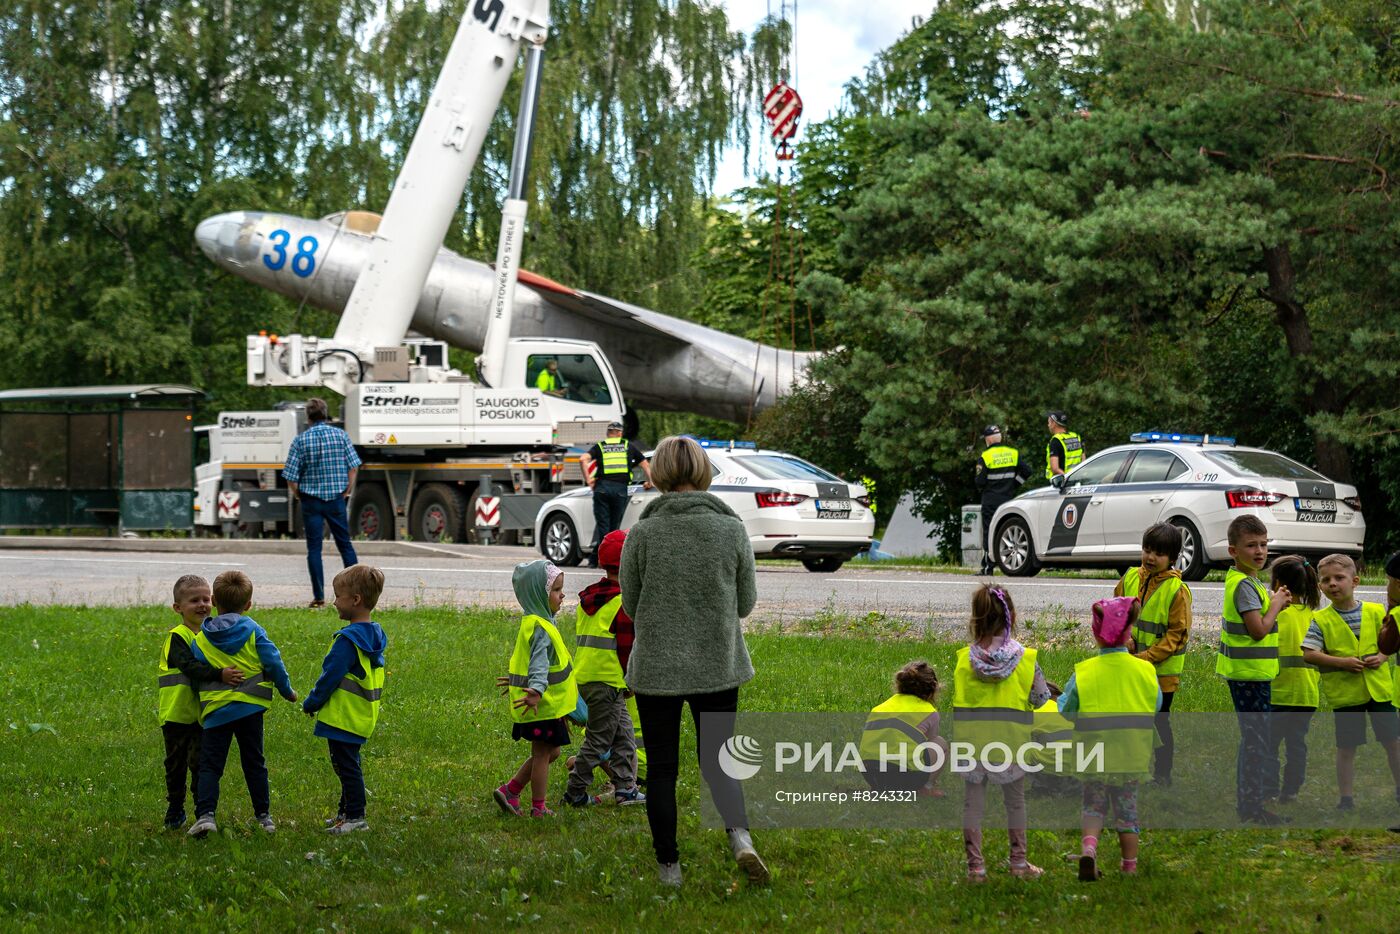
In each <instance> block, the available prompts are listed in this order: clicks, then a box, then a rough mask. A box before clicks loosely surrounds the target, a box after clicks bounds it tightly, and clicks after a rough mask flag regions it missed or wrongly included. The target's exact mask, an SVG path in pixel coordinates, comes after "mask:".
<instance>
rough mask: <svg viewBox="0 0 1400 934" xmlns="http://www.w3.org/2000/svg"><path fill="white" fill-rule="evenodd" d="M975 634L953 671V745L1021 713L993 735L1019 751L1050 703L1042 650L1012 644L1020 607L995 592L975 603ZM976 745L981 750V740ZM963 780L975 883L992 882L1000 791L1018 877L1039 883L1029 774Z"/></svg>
mask: <svg viewBox="0 0 1400 934" xmlns="http://www.w3.org/2000/svg"><path fill="white" fill-rule="evenodd" d="M968 629H969V631H970V632H971V635H972V642H971V643H970V644H969V645H967V646H966V647H964V648H961V649H959V650H958V661H957V667H956V668H954V670H953V739H954V742H962V741H963V739H962V737H963V736H964V735H972V733H973V731H977V733H978V735H984V734H981V732H980V730H979V727H980V726H984V725H985V724H986V723H987V720H986V718H985V714H984V711H988V712H990V711H995V712H996V713H1003V712H1006V711H1014V712H1015V713H1014V714H1013V715H1012V717H1011V720H1014V721H1015V722H1010V721H1003V723H1001V724H994V725H993V733H992V735H995V736H1000V737H1001V738H1002V739H1007V738H1009V739H1011V740H1013V741H1011V742H1008V745H1010V746H1011V747H1012V748H1013V749H1015V748H1016V746H1017V745H1018V744H1019V742H1020V741H1025V742H1029V740H1030V723H1031V720H1032V718H1033V714H1032V712H1033V711H1034V710H1035V709H1036V708H1037V707H1039V706H1040V705H1042V704H1044V703H1045V702H1046V701H1047V700H1049V699H1050V689H1049V688H1048V687H1047V686H1046V684H1045V674H1044V672H1042V671H1041V670H1040V663H1039V662H1037V661H1036V651H1035V649H1028V648H1026V647H1024V646H1023V645H1021V643H1019V642H1017V641H1016V639H1015V638H1013V633H1014V632H1015V631H1016V607H1015V604H1013V603H1012V602H1011V594H1009V593H1007V592H1006V590H1004V589H1003V588H1001V587H993V586H991V585H988V584H983V585H982V586H981V587H979V588H977V590H976V591H975V592H974V593H973V595H972V618H971V620H970V621H969V623H968ZM1021 712H1024V715H1025V716H1024V726H1025V735H1024V737H1020V734H1019V733H1018V732H1017V727H1018V725H1020V724H1021V723H1022V721H1021V718H1020V716H1019V714H1020V713H1021ZM960 717H961V718H962V724H960V723H959V718H960ZM969 728H970V729H969ZM998 728H999V729H998ZM1018 737H1019V740H1018V739H1017V738H1018ZM995 741H1001V740H995ZM973 742H974V745H977V743H976V741H975V740H974V741H973ZM961 774H962V776H963V780H964V782H965V784H964V789H963V790H964V797H963V849H964V851H965V853H966V855H967V878H968V881H969V882H985V881H987V866H986V862H985V861H984V860H983V858H982V814H983V811H984V810H985V808H986V799H987V786H988V785H998V786H1000V787H1001V794H1002V802H1003V803H1004V804H1005V806H1006V825H1007V836H1008V838H1009V839H1010V842H1011V874H1012V875H1013V876H1016V877H1017V878H1021V879H1037V878H1039V877H1040V876H1041V875H1042V874H1043V873H1044V870H1043V869H1041V868H1040V867H1039V866H1036V865H1034V864H1033V863H1031V862H1030V861H1029V860H1028V859H1027V858H1026V826H1027V825H1026V772H1025V770H1024V769H1022V768H1021V767H1020V766H1019V765H1017V764H1016V763H1015V762H1014V761H1013V762H1010V763H1008V764H1007V767H1006V768H1003V769H1001V770H1000V771H993V770H991V769H989V768H986V767H985V766H984V764H982V763H977V764H975V765H974V766H973V767H972V768H971V769H967V770H964V771H962V773H961Z"/></svg>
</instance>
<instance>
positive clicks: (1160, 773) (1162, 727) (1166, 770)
mask: <svg viewBox="0 0 1400 934" xmlns="http://www.w3.org/2000/svg"><path fill="white" fill-rule="evenodd" d="M1175 699H1176V692H1175V691H1163V692H1162V709H1161V710H1159V711H1157V716H1156V717H1155V718H1154V720H1153V723H1154V725H1155V726H1156V727H1157V736H1158V737H1160V738H1161V740H1162V745H1160V746H1158V747H1157V750H1156V752H1155V753H1154V758H1153V761H1152V777H1153V778H1157V779H1165V780H1167V781H1171V777H1172V760H1173V759H1174V758H1175V755H1176V737H1175V736H1174V735H1172V717H1171V713H1172V701H1173V700H1175Z"/></svg>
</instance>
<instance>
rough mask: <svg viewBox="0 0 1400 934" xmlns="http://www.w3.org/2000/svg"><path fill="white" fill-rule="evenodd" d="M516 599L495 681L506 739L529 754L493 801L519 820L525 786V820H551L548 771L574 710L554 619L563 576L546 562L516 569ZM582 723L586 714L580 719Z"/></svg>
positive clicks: (570, 674)
mask: <svg viewBox="0 0 1400 934" xmlns="http://www.w3.org/2000/svg"><path fill="white" fill-rule="evenodd" d="M511 585H512V586H513V587H514V588H515V597H516V599H517V600H519V601H520V608H521V609H523V610H524V611H525V615H524V617H522V618H521V620H520V629H519V630H518V631H517V632H516V636H515V650H514V651H513V652H512V653H511V656H510V674H509V675H507V676H506V677H503V678H497V679H496V684H497V686H499V687H502V688H504V689H505V692H504V693H506V694H507V695H508V696H509V697H510V700H511V704H510V713H511V718H512V719H513V720H514V721H515V722H514V725H513V726H512V728H511V738H512V739H516V740H522V741H524V742H528V743H529V744H530V754H529V755H528V756H526V758H525V761H524V762H522V763H521V764H520V768H518V769H516V771H515V774H514V775H513V776H511V778H510V780H509V781H507V782H506V783H505V784H504V785H501V786H499V787H498V788H496V790H495V792H494V793H493V797H494V798H495V799H496V804H498V805H499V806H500V808H501V810H503V811H505V812H506V813H507V814H515V815H519V814H520V813H521V810H520V793H521V792H522V791H523V790H524V789H525V786H526V785H529V786H530V816H531V817H553V816H554V812H553V811H551V810H550V809H549V808H548V807H547V806H546V794H545V792H546V790H547V789H548V785H549V766H550V763H552V762H553V761H554V760H555V759H557V758H559V750H560V748H561V747H563V746H567V745H569V743H570V739H569V725H568V722H567V720H566V719H565V718H566V717H568V716H570V715H572V714H574V713H575V712H576V711H577V710H578V709H579V706H580V705H579V695H578V682H577V681H575V680H574V671H573V664H572V658H571V657H570V655H569V650H568V648H566V647H565V645H564V640H563V638H562V637H560V635H559V630H558V628H556V626H555V624H554V614H556V613H558V612H559V608H560V607H561V606H563V605H564V572H563V571H561V570H559V569H558V568H557V567H555V566H554V565H553V564H551V563H549V562H548V561H530V562H527V563H524V564H517V565H516V566H515V573H514V574H513V575H512V577H511ZM584 717H587V713H586V712H585V713H584Z"/></svg>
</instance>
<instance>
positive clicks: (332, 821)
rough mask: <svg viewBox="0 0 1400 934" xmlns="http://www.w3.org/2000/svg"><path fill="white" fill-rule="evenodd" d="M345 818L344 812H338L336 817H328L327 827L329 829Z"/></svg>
mask: <svg viewBox="0 0 1400 934" xmlns="http://www.w3.org/2000/svg"><path fill="white" fill-rule="evenodd" d="M343 820H345V815H344V814H337V815H336V816H335V817H327V818H326V829H327V830H329V829H330V828H332V827H334V826H335V825H336V824H338V823H340V822H341V821H343Z"/></svg>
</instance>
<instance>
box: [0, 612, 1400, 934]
mask: <svg viewBox="0 0 1400 934" xmlns="http://www.w3.org/2000/svg"><path fill="white" fill-rule="evenodd" d="M255 615H256V616H257V617H258V619H259V620H260V622H262V623H263V624H264V625H265V626H266V627H267V629H268V631H269V632H270V633H271V635H272V637H273V638H274V639H275V640H276V641H277V643H278V644H279V645H280V647H281V648H282V651H283V653H284V656H285V657H286V659H287V662H288V666H289V668H290V670H291V672H292V675H293V681H294V684H295V685H296V687H297V688H298V690H301V691H303V692H305V691H306V690H308V689H309V688H310V686H311V684H312V682H313V679H314V676H315V674H316V673H317V672H318V671H319V665H320V659H321V656H322V654H323V652H324V649H325V646H326V643H327V639H328V638H329V636H330V634H331V632H333V631H334V629H335V628H336V626H337V623H336V621H335V619H334V617H333V616H331V615H328V614H327V615H313V614H309V613H306V612H304V611H291V610H268V611H265V612H257V613H255ZM566 616H567V614H566ZM173 622H174V617H173V615H172V614H170V613H169V611H168V610H165V609H163V608H154V609H152V610H151V611H149V612H142V611H133V610H109V609H74V608H51V607H45V608H37V607H27V606H26V607H17V608H16V607H10V608H5V609H3V610H0V659H3V661H0V850H2V851H3V853H4V857H5V871H4V872H3V873H0V929H5V930H17V929H18V930H24V929H39V930H73V929H82V928H92V927H98V928H113V927H122V928H131V929H136V930H143V929H150V930H170V931H174V930H181V931H189V930H194V931H201V930H235V929H236V930H250V931H252V930H256V931H264V930H306V931H312V930H332V929H340V930H345V929H354V930H376V929H384V930H431V929H434V928H438V929H447V930H463V929H493V930H499V929H504V928H506V927H507V926H520V925H524V924H527V923H531V922H534V923H538V924H540V925H542V926H548V927H549V928H553V929H561V930H562V929H570V928H577V929H585V930H587V929H606V930H654V929H658V928H663V927H665V928H670V929H673V930H686V931H689V930H702V929H714V930H733V929H745V930H747V929H755V928H760V927H777V926H779V925H788V924H790V925H798V926H801V927H802V928H803V929H810V930H832V931H836V930H854V929H890V930H894V929H907V928H915V927H917V928H919V929H930V928H943V927H950V926H952V925H966V926H971V927H972V928H973V929H976V928H986V927H1005V928H1011V929H1015V930H1038V929H1046V930H1066V929H1071V928H1074V927H1079V926H1085V927H1091V928H1093V929H1096V930H1105V931H1107V930H1122V929H1127V928H1130V927H1137V928H1142V929H1152V930H1156V929H1164V930H1211V929H1219V928H1221V927H1224V926H1231V927H1235V928H1238V929H1242V930H1303V929H1313V928H1321V927H1326V928H1331V929H1340V930H1386V929H1393V927H1394V918H1395V915H1394V909H1393V906H1392V904H1391V896H1392V894H1393V893H1394V892H1395V891H1396V886H1397V884H1400V862H1397V855H1400V853H1398V852H1397V847H1396V845H1395V841H1394V838H1393V837H1390V836H1388V835H1386V834H1384V833H1382V832H1350V833H1345V834H1343V833H1340V832H1336V831H1332V832H1321V831H1301V830H1294V831H1291V832H1290V831H1277V832H1275V831H1234V832H1226V831H1221V832H1189V833H1188V832H1165V831H1164V832H1159V833H1153V832H1151V831H1149V832H1148V833H1147V835H1146V836H1145V844H1144V851H1143V870H1142V875H1141V877H1140V878H1137V879H1134V880H1130V881H1124V880H1120V879H1116V878H1112V874H1110V878H1109V879H1107V880H1105V881H1104V882H1103V883H1101V884H1099V885H1097V886H1084V885H1082V884H1080V883H1077V882H1075V881H1074V879H1073V874H1072V872H1071V871H1070V869H1069V868H1067V866H1066V865H1065V864H1063V863H1061V862H1059V861H1058V859H1057V856H1058V854H1060V853H1062V852H1065V851H1067V850H1069V849H1071V848H1072V847H1074V846H1075V845H1076V839H1077V838H1076V835H1074V834H1072V833H1068V832H1064V833H1060V832H1050V831H1035V832H1032V834H1031V858H1032V859H1033V860H1035V861H1036V862H1038V863H1039V864H1041V865H1042V866H1045V867H1046V868H1047V869H1048V873H1047V876H1046V878H1044V879H1041V880H1040V881H1038V882H1036V883H1029V884H1021V883H1016V882H1014V881H1013V880H1011V879H1009V878H1007V877H1006V876H1005V875H1004V874H1002V873H998V872H996V871H995V869H996V867H997V864H998V863H999V861H1000V859H1001V857H1002V856H1003V855H1004V852H1005V851H1004V848H1003V845H1002V843H1001V840H1002V839H1004V838H1002V837H1001V836H1000V835H999V834H998V833H996V831H995V829H994V818H993V819H990V820H989V824H988V827H989V830H988V833H987V841H988V843H987V853H988V856H989V859H990V860H991V864H992V866H993V869H994V872H993V876H992V879H993V881H992V882H991V883H990V884H989V885H986V886H983V887H979V888H969V887H967V886H965V885H963V884H962V879H963V863H962V858H961V857H962V854H961V842H960V839H959V838H958V835H957V834H956V832H954V831H919V832H915V831H898V832H896V831H879V832H876V831H839V832H838V831H820V830H809V831H775V832H764V833H762V834H761V835H760V836H759V839H758V841H757V842H758V844H759V846H760V848H761V851H762V852H763V853H764V855H765V857H766V858H767V860H768V861H769V863H770V865H771V867H772V868H773V872H774V879H773V884H772V886H771V887H770V888H768V889H766V890H750V889H748V888H747V887H745V886H743V885H741V884H740V883H739V881H738V877H737V875H736V873H735V871H734V867H733V866H732V864H731V862H730V861H729V859H728V858H727V853H726V852H725V851H724V850H723V843H722V837H721V835H720V833H719V832H718V831H715V830H707V829H702V828H701V827H700V826H699V818H698V797H697V775H696V768H695V766H694V763H693V761H690V762H686V763H685V764H684V765H683V767H682V786H681V801H680V807H681V815H682V817H681V848H682V860H683V863H684V868H685V874H686V886H685V889H684V890H683V891H682V892H681V893H680V894H679V895H673V894H670V893H666V892H663V891H661V890H660V889H659V888H658V887H657V886H656V884H655V882H654V875H653V868H652V867H653V861H652V855H651V850H650V844H649V838H648V836H647V833H646V829H645V815H644V814H643V813H642V811H641V809H629V810H626V811H624V810H619V809H615V808H604V809H599V810H596V811H593V812H587V813H579V812H567V813H561V814H560V815H559V816H558V818H557V819H556V820H554V821H552V822H542V821H537V822H531V821H527V820H519V819H509V818H507V817H505V816H504V815H502V814H501V813H500V812H499V811H498V810H497V809H496V807H495V805H494V804H493V803H492V802H491V800H490V798H489V790H490V788H492V787H493V786H494V785H495V784H497V783H499V782H500V781H502V780H503V779H504V777H505V776H506V775H507V774H508V773H509V772H510V770H511V769H512V768H513V767H514V766H515V765H516V764H517V763H518V761H519V758H520V756H521V753H522V750H521V749H520V747H519V746H518V745H516V744H512V743H511V742H510V741H509V738H508V737H509V724H508V719H507V714H506V709H505V704H504V701H503V700H501V699H500V698H499V697H497V696H496V694H495V691H494V690H493V688H492V686H491V684H492V678H493V677H494V676H495V675H496V674H498V673H499V672H500V671H501V670H502V669H503V667H504V663H505V659H506V656H507V655H508V653H509V648H510V644H511V640H512V639H513V631H514V625H515V624H514V620H513V619H512V618H511V617H509V616H508V615H507V614H505V613H501V612H490V611H480V612H478V611H470V612H457V611H453V610H450V609H417V610H413V611H406V612H397V611H396V612H390V613H386V614H385V617H384V619H383V620H382V622H383V623H384V625H385V628H386V629H387V631H388V632H389V637H390V651H389V662H390V664H389V677H388V688H387V698H388V699H387V700H386V702H385V706H384V715H383V719H382V721H381V725H380V727H379V731H378V733H377V734H376V735H375V737H374V740H373V741H372V742H371V743H370V744H369V746H368V747H366V754H365V771H366V779H367V783H368V786H369V789H370V793H371V796H370V813H369V817H370V821H371V824H372V826H373V828H374V829H373V831H372V832H371V833H369V834H364V835H357V836H354V837H352V838H348V839H331V838H328V837H327V836H326V835H325V834H324V833H322V832H320V826H321V818H322V817H324V816H326V815H327V814H328V812H329V811H330V810H331V809H332V808H333V806H334V802H335V800H336V795H337V785H336V782H335V779H334V778H333V776H332V774H331V770H330V766H329V763H328V761H327V757H326V749H325V744H324V743H323V742H322V741H320V740H316V739H315V738H313V737H312V735H311V724H310V722H309V721H308V720H307V719H306V718H305V717H303V716H301V715H300V714H299V713H297V712H296V711H294V710H293V708H292V707H291V706H290V705H288V704H286V703H283V702H281V701H280V700H279V701H277V702H275V706H274V707H273V709H272V711H271V712H270V714H269V716H268V721H267V744H266V746H267V758H268V764H269V768H270V770H271V775H272V789H273V814H274V816H275V817H276V818H277V819H278V822H279V830H278V832H277V834H276V835H275V836H273V837H270V838H269V837H265V836H263V835H262V834H261V833H260V832H257V831H255V830H254V829H253V828H252V825H251V822H250V820H249V817H250V815H249V813H248V803H247V795H246V791H245V790H244V788H243V787H242V781H241V778H240V777H239V775H238V771H239V770H238V768H237V765H236V764H234V763H232V762H231V764H230V768H229V770H228V772H227V774H226V775H225V781H224V787H223V797H222V800H221V805H220V818H221V826H222V828H223V829H222V830H221V833H220V834H219V835H217V836H214V837H211V838H209V839H207V840H204V841H202V842H201V841H193V840H190V839H189V838H188V837H186V836H185V835H184V834H169V833H164V832H162V831H161V829H160V823H159V822H160V818H161V814H162V811H163V807H164V802H163V790H164V786H163V776H162V772H161V766H160V760H161V739H160V732H159V729H158V727H157V725H156V721H155V714H154V707H155V690H154V685H153V681H154V675H155V657H156V653H157V650H158V646H159V644H160V641H161V635H162V633H163V632H164V631H165V630H166V629H167V628H168V627H169V626H170V625H171V624H172V623H173ZM915 632H916V631H915V630H906V631H903V632H901V631H899V630H897V629H895V628H893V627H892V626H891V625H889V624H888V622H887V621H885V620H883V619H882V618H879V617H877V616H870V617H865V618H863V619H862V620H856V621H854V622H845V623H840V624H838V623H835V622H833V623H831V624H830V625H828V626H825V627H824V626H823V624H822V623H821V621H817V622H815V623H812V624H810V625H808V626H807V627H806V628H805V629H804V628H802V627H797V628H796V631H792V632H783V633H779V632H776V631H768V632H762V633H757V634H755V635H753V636H752V637H751V638H750V640H749V645H750V648H751V651H752V655H753V659H754V665H755V667H756V668H757V670H758V677H757V678H755V680H754V681H753V682H751V683H750V684H749V685H748V686H746V687H745V689H744V691H743V695H742V696H743V706H744V707H745V708H746V709H749V710H799V709H800V710H832V711H841V710H844V711H851V710H866V709H868V708H869V706H870V705H871V704H872V703H873V702H874V701H877V700H880V699H882V698H883V697H884V691H885V687H886V685H887V683H888V680H889V677H890V674H891V672H892V671H893V670H894V669H895V668H896V667H898V666H899V665H900V664H902V663H904V662H905V661H907V660H909V659H910V658H913V657H918V656H925V657H928V658H929V659H930V660H931V661H932V662H933V663H934V665H935V666H936V667H937V668H938V670H939V671H940V673H942V674H943V675H944V677H945V680H947V679H948V675H949V673H950V672H951V669H952V658H953V652H954V651H955V649H956V646H955V645H953V644H951V643H945V642H934V641H929V640H927V639H926V638H924V637H922V636H920V635H917V634H915ZM1080 638H1082V636H1080V635H1079V634H1078V633H1076V632H1073V631H1072V630H1071V629H1070V628H1068V627H1064V626H1059V627H1058V628H1057V625H1056V623H1055V621H1054V620H1053V619H1041V620H1038V621H1037V622H1036V625H1035V627H1034V628H1033V629H1032V631H1031V632H1030V633H1029V634H1028V635H1027V641H1028V642H1030V643H1031V644H1035V645H1043V646H1046V648H1045V649H1044V654H1043V655H1042V660H1043V663H1044V666H1045V668H1046V670H1047V674H1048V675H1050V676H1051V677H1052V678H1056V679H1060V680H1063V678H1064V677H1065V676H1066V675H1067V674H1068V670H1069V667H1070V665H1072V664H1073V662H1074V661H1076V660H1077V659H1078V658H1080V657H1082V656H1083V654H1084V652H1083V650H1082V648H1080V647H1078V645H1077V640H1078V639H1080ZM1208 665H1209V653H1206V652H1198V653H1194V654H1193V655H1192V656H1190V668H1189V669H1188V672H1187V675H1188V676H1187V678H1186V680H1185V685H1184V688H1183V691H1182V693H1181V695H1180V697H1179V699H1178V701H1177V709H1188V710H1191V709H1194V710H1201V709H1216V710H1219V709H1224V708H1225V707H1226V705H1227V699H1226V696H1225V692H1224V689H1223V687H1222V686H1221V685H1220V682H1219V681H1218V680H1217V679H1215V678H1213V677H1209V676H1208V674H1207V666H1208ZM682 743H683V749H684V750H688V749H692V748H693V745H692V744H693V739H690V738H683V740H682ZM1314 756H1315V758H1314V762H1313V765H1312V770H1313V774H1312V777H1311V778H1310V781H1318V782H1328V781H1330V777H1331V776H1330V768H1329V766H1328V759H1329V758H1330V756H1329V755H1328V750H1326V749H1319V750H1317V751H1316V752H1315V753H1314ZM552 777H553V787H554V788H555V791H556V794H557V792H558V789H559V788H561V787H562V778H563V773H562V770H556V772H555V774H554V775H553V776H552ZM1031 806H1032V808H1034V806H1035V805H1034V799H1032V804H1031ZM993 813H996V809H995V807H994V808H993ZM1113 851H1114V844H1113V843H1111V842H1107V843H1105V853H1106V854H1107V855H1111V854H1112V853H1113Z"/></svg>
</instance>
